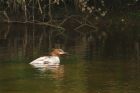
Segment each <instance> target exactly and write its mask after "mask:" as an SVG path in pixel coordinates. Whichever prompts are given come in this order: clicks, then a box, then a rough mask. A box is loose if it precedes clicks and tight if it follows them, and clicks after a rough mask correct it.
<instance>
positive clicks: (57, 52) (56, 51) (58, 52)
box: [50, 49, 67, 56]
mask: <svg viewBox="0 0 140 93" xmlns="http://www.w3.org/2000/svg"><path fill="white" fill-rule="evenodd" d="M64 54H67V53H66V52H64V51H63V50H62V49H53V50H52V52H50V55H51V56H60V55H64Z"/></svg>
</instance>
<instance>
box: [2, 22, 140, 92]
mask: <svg viewBox="0 0 140 93" xmlns="http://www.w3.org/2000/svg"><path fill="white" fill-rule="evenodd" d="M6 26H7V25H6ZM33 27H35V28H34V29H33ZM50 30H52V32H51V31H50ZM96 34H98V33H96ZM90 35H91V36H90ZM0 36H1V37H0V93H139V92H140V82H139V81H140V74H139V72H140V68H139V65H140V63H139V60H136V59H134V58H133V57H134V55H132V57H131V58H129V57H130V55H131V54H136V55H137V56H139V52H136V51H134V50H139V43H138V42H137V43H135V44H134V43H132V41H131V40H132V39H130V41H131V42H125V41H126V40H127V39H128V38H125V39H124V38H123V37H121V36H120V37H117V40H115V39H113V40H112V39H109V38H108V39H103V41H102V36H101V37H100V36H98V37H96V36H95V33H92V32H91V33H88V34H85V33H84V34H83V33H82V34H81V33H79V32H75V33H74V34H73V33H70V32H65V31H64V32H62V33H60V32H57V31H55V29H50V28H46V27H42V26H41V27H40V26H38V27H36V26H32V25H29V26H28V25H24V26H23V25H22V26H21V25H19V24H17V25H16V29H15V25H14V26H10V25H8V27H6V28H5V27H4V26H2V27H1V32H0ZM94 36H95V37H94ZM109 37H116V36H115V35H114V34H110V35H109ZM122 38H123V41H121V39H122ZM104 40H106V41H104ZM137 40H138V39H137ZM137 40H136V41H137ZM115 41H116V43H115ZM134 41H135V39H134ZM110 42H111V43H113V44H110ZM124 42H125V43H124ZM131 44H133V45H136V46H133V45H131ZM126 46H128V47H126ZM132 46H133V47H132ZM53 47H57V48H62V49H64V50H66V51H67V52H69V53H70V55H68V56H64V57H63V58H61V65H60V66H58V67H47V68H34V67H32V66H31V65H29V62H31V61H32V60H33V59H36V58H37V57H38V56H41V55H46V53H47V52H48V51H49V49H50V48H53ZM130 49H131V50H133V51H131V50H130ZM114 52H115V53H114ZM127 53H130V54H128V55H126V54H127ZM108 56H111V58H109V57H108ZM112 56H115V57H116V56H117V58H113V57H112ZM126 56H127V57H126Z"/></svg>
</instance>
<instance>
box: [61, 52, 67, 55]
mask: <svg viewBox="0 0 140 93" xmlns="http://www.w3.org/2000/svg"><path fill="white" fill-rule="evenodd" d="M60 54H61V55H64V54H68V53H67V52H60Z"/></svg>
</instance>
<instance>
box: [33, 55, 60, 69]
mask: <svg viewBox="0 0 140 93" xmlns="http://www.w3.org/2000/svg"><path fill="white" fill-rule="evenodd" d="M30 64H31V65H33V66H34V67H47V66H58V65H59V64H60V59H59V57H58V56H43V57H39V58H37V59H35V60H33V61H32V62H30Z"/></svg>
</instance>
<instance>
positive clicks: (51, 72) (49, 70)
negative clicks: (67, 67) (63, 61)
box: [33, 65, 64, 79]
mask: <svg viewBox="0 0 140 93" xmlns="http://www.w3.org/2000/svg"><path fill="white" fill-rule="evenodd" d="M33 67H34V68H35V69H37V70H38V71H39V73H38V74H39V77H40V78H46V77H48V78H51V79H63V77H64V65H56V66H46V67H35V66H33ZM37 77H38V76H37Z"/></svg>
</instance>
